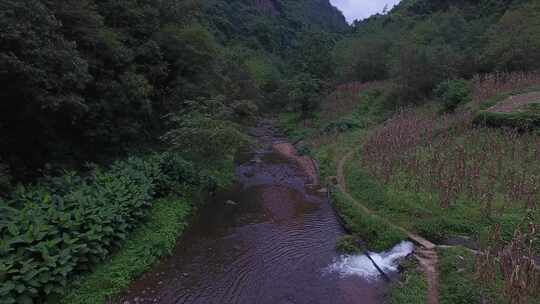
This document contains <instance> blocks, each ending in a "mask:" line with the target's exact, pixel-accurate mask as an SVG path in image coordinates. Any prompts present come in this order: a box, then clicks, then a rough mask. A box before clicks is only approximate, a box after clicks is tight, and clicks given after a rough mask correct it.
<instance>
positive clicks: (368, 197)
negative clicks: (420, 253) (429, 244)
mask: <svg viewBox="0 0 540 304" xmlns="http://www.w3.org/2000/svg"><path fill="white" fill-rule="evenodd" d="M345 177H346V181H347V186H348V189H349V192H350V194H351V195H352V196H353V197H354V198H355V199H357V200H358V201H361V202H363V203H364V204H365V205H366V206H367V207H368V208H369V209H371V210H373V211H375V212H376V214H377V215H379V216H381V217H383V218H386V219H389V220H390V221H391V222H392V223H394V224H396V225H398V226H401V227H403V228H405V229H407V230H409V231H411V232H415V233H418V234H419V235H421V236H423V237H425V238H427V239H429V240H431V241H434V242H439V241H441V240H444V239H446V238H448V237H452V236H470V237H481V236H482V235H483V234H485V233H486V232H487V231H488V230H489V229H490V227H491V226H492V225H493V224H494V223H496V222H498V223H501V225H502V229H503V238H504V239H508V240H509V239H511V237H512V235H513V232H514V230H515V227H517V225H518V224H519V223H520V222H521V221H522V219H523V217H524V215H525V213H524V211H523V209H522V208H519V206H516V207H515V208H510V207H506V208H505V212H504V213H502V214H498V215H494V216H493V217H492V218H491V219H490V218H487V217H486V216H485V215H484V214H483V213H482V210H481V204H480V203H479V202H476V201H472V200H470V199H466V198H459V199H458V200H457V201H456V202H455V203H454V204H452V205H451V206H450V207H448V208H442V207H441V206H440V203H439V198H438V196H437V195H436V194H433V193H429V192H424V191H418V192H415V191H411V190H405V189H406V187H404V186H403V185H400V183H405V182H406V181H407V180H408V177H407V176H406V175H402V176H400V177H399V178H398V179H397V180H398V181H397V182H394V183H389V184H386V185H383V184H382V183H381V182H379V181H377V180H376V179H375V178H373V177H371V176H370V175H369V174H367V173H366V172H365V171H364V169H363V168H362V166H361V163H360V155H359V153H357V154H356V155H355V158H353V159H352V160H350V161H349V162H348V163H347V164H346V167H345Z"/></svg>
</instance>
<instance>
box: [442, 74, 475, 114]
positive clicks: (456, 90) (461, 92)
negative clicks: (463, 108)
mask: <svg viewBox="0 0 540 304" xmlns="http://www.w3.org/2000/svg"><path fill="white" fill-rule="evenodd" d="M433 93H434V95H435V96H436V97H437V98H439V99H440V100H441V101H442V103H443V111H444V112H453V111H454V110H455V109H456V108H457V107H458V106H459V105H460V104H463V103H467V102H470V101H471V100H472V86H471V84H470V83H469V82H468V81H466V80H463V79H454V80H447V81H444V82H442V83H440V84H439V85H438V86H437V87H436V88H435V89H434V91H433Z"/></svg>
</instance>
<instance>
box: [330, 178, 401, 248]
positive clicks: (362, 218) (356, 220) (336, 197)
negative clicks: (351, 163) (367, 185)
mask: <svg viewBox="0 0 540 304" xmlns="http://www.w3.org/2000/svg"><path fill="white" fill-rule="evenodd" d="M332 203H333V204H334V206H335V207H336V209H337V210H338V212H339V213H340V214H341V216H342V218H343V220H344V221H345V225H346V226H347V227H348V228H349V230H351V231H352V232H353V233H354V234H356V235H358V236H359V237H360V238H361V239H362V240H364V241H365V242H366V244H367V247H368V249H369V250H371V251H379V252H380V251H384V250H388V249H390V248H392V247H393V246H395V245H396V244H398V243H399V242H401V241H403V240H405V239H406V238H407V235H405V233H403V232H402V231H401V230H398V229H396V228H394V227H392V226H389V225H388V224H387V222H385V221H384V220H382V219H381V218H379V217H376V216H373V215H371V214H368V213H366V212H364V211H363V210H362V208H360V207H359V206H358V205H357V204H356V202H354V201H352V200H350V199H348V197H347V196H345V195H344V194H343V193H342V192H341V191H340V190H339V189H337V188H336V189H333V190H332Z"/></svg>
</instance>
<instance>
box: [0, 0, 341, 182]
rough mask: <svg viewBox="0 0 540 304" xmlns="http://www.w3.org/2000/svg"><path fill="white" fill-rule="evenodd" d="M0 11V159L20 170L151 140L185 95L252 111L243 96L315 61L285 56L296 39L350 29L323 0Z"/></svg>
mask: <svg viewBox="0 0 540 304" xmlns="http://www.w3.org/2000/svg"><path fill="white" fill-rule="evenodd" d="M1 14H2V15H1V18H0V20H1V22H2V24H1V28H2V33H1V37H2V43H1V54H2V61H1V65H2V67H1V70H2V76H1V77H2V81H3V82H4V84H5V88H6V89H5V90H3V91H2V93H1V94H2V96H1V98H2V100H4V102H3V103H2V106H1V107H2V108H1V111H0V113H1V115H2V117H1V121H2V124H1V126H0V128H1V131H0V134H1V135H0V138H1V139H0V142H1V143H2V147H3V148H2V151H1V159H2V160H1V162H2V163H4V164H5V165H3V168H7V167H6V166H9V170H10V172H11V174H12V175H13V176H15V177H17V178H26V177H28V176H30V177H32V176H35V174H34V173H35V172H36V171H35V170H36V169H39V168H43V167H44V165H49V167H50V166H52V167H56V166H58V165H60V166H64V165H68V166H80V165H81V164H84V162H86V161H105V160H107V159H110V158H111V156H113V155H122V153H124V154H125V152H126V151H132V150H133V149H137V148H140V149H143V148H144V147H146V146H148V145H152V144H153V143H156V138H158V137H159V136H160V135H161V134H162V133H164V132H165V130H166V129H167V120H166V119H164V118H163V117H164V116H165V115H167V114H170V113H180V112H182V111H184V110H185V109H186V107H187V105H186V100H195V99H198V98H211V97H215V96H218V95H223V98H224V102H225V103H226V104H227V106H231V107H232V106H236V107H237V108H238V109H236V110H237V113H235V114H238V115H241V114H242V112H246V111H248V112H249V110H250V109H251V108H249V107H248V108H246V109H241V107H242V106H246V102H242V101H251V102H253V103H261V104H263V103H265V101H266V100H272V98H271V97H272V95H273V94H274V95H275V94H279V93H280V89H282V87H283V86H284V85H285V84H284V82H285V80H286V79H287V78H290V77H291V76H290V75H292V74H293V72H292V71H291V70H301V69H305V68H313V67H315V66H317V65H318V63H316V62H311V63H308V64H310V66H309V67H304V66H302V65H303V63H302V64H300V63H299V64H297V65H295V66H294V67H293V68H291V67H290V66H291V65H290V64H289V63H291V62H294V61H295V59H297V61H299V58H301V54H303V53H301V52H298V50H303V51H302V52H309V51H310V48H312V49H313V48H316V47H317V45H315V44H317V43H321V41H320V40H321V39H328V40H333V39H335V38H333V36H332V35H333V34H334V33H338V32H343V31H345V30H347V26H346V23H345V21H344V18H343V16H342V15H341V13H340V12H338V11H337V10H336V9H335V8H333V7H331V6H330V5H329V4H328V2H327V1H300V2H298V1H250V0H246V1H210V0H208V1H121V2H118V1H2V3H1ZM316 32H317V33H318V32H326V33H328V34H327V35H321V37H319V35H312V34H313V33H316ZM330 68H331V67H330V65H329V64H326V66H322V67H320V69H330ZM315 72H318V73H319V74H323V73H326V72H327V71H324V70H321V71H315ZM268 103H270V102H268ZM156 144H157V143H156ZM3 170H4V171H5V170H7V169H3ZM3 179H6V177H4V178H3Z"/></svg>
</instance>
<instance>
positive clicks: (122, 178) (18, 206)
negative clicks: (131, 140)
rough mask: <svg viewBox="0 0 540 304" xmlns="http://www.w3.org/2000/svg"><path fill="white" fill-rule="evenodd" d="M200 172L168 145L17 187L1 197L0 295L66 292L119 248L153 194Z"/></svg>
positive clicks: (189, 181) (6, 298) (191, 181)
mask: <svg viewBox="0 0 540 304" xmlns="http://www.w3.org/2000/svg"><path fill="white" fill-rule="evenodd" d="M201 180H203V181H206V180H207V179H205V178H202V177H201V176H199V175H198V174H197V171H196V170H195V168H193V166H192V165H191V164H190V163H188V162H186V161H183V160H182V159H180V158H179V157H178V156H175V155H174V154H169V153H165V154H161V155H159V154H156V155H153V156H150V157H148V158H136V157H132V158H129V159H127V160H125V161H119V162H116V163H115V164H113V165H112V166H111V168H109V169H108V170H105V169H102V168H97V169H96V170H95V171H94V172H93V173H92V174H91V175H90V176H88V177H80V176H78V175H76V174H74V173H67V174H65V175H64V176H62V177H57V178H48V179H46V180H44V181H43V182H41V183H39V184H37V185H33V186H30V187H26V188H25V187H19V188H18V189H17V190H16V191H15V192H14V193H13V194H12V195H11V197H10V199H9V200H8V201H0V204H1V205H0V209H1V211H2V212H0V236H1V241H0V256H1V258H0V283H1V286H2V287H1V288H0V299H1V300H0V303H31V302H32V301H33V300H35V299H39V298H43V297H45V296H47V295H53V294H62V293H63V292H64V289H65V287H66V285H67V283H68V282H69V281H70V280H71V279H72V278H73V277H74V276H75V274H78V273H81V272H84V271H87V270H89V269H91V268H92V267H94V266H95V265H96V263H97V262H99V261H101V260H103V259H104V258H105V257H107V256H108V255H109V254H110V253H111V252H112V251H113V250H114V249H115V248H118V246H119V245H120V244H121V243H122V242H123V241H124V240H125V239H126V238H127V236H128V235H129V233H130V232H131V231H132V230H133V229H134V228H135V227H136V226H137V225H138V223H139V222H140V221H141V220H143V219H144V218H145V216H146V215H147V213H148V211H149V210H150V207H151V206H152V202H153V200H154V199H155V198H156V197H158V196H162V195H164V194H166V193H168V192H171V191H173V189H175V188H185V187H181V185H182V184H186V185H200V183H201Z"/></svg>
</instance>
